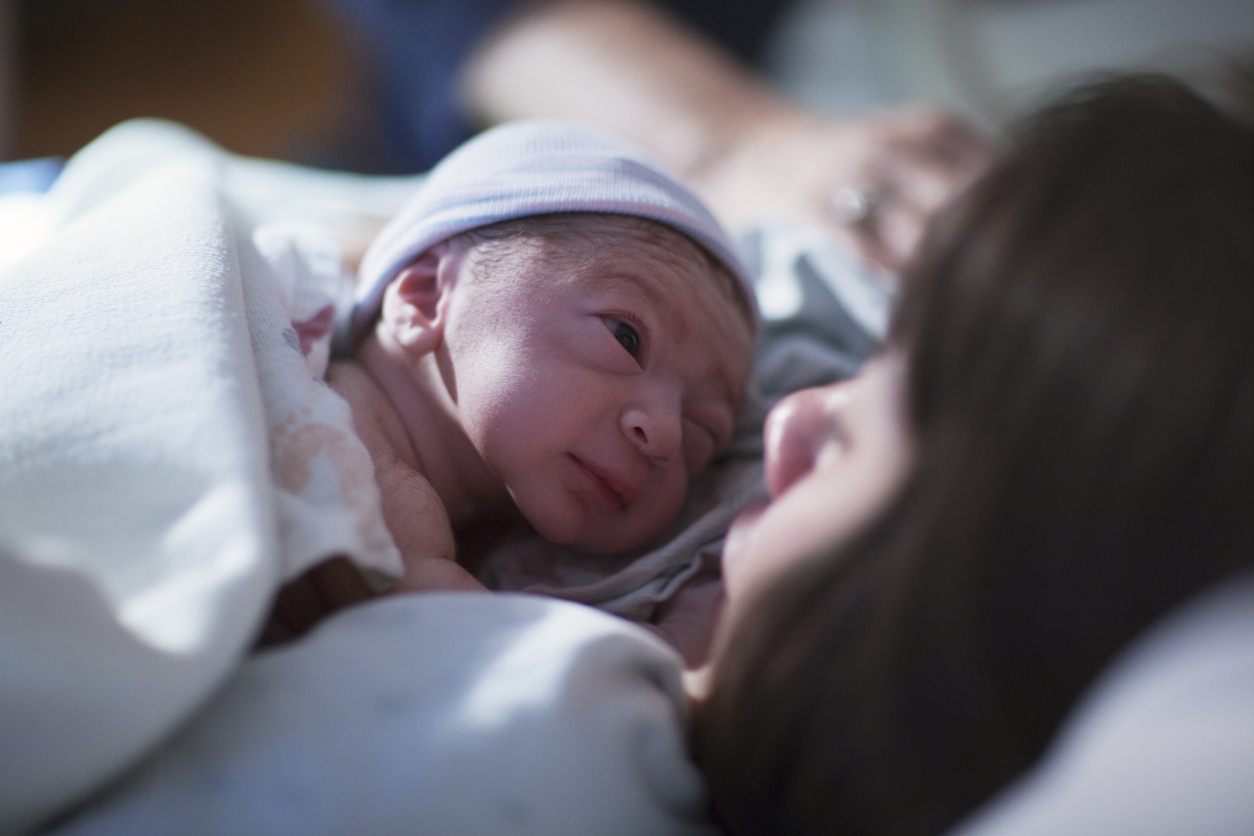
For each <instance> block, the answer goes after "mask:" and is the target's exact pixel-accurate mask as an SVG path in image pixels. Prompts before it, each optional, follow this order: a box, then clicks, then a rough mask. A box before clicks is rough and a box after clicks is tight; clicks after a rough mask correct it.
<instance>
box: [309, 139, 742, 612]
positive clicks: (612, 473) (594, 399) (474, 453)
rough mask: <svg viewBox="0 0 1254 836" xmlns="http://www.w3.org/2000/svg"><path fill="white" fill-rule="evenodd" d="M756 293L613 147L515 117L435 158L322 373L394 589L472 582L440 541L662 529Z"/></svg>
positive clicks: (633, 534)
mask: <svg viewBox="0 0 1254 836" xmlns="http://www.w3.org/2000/svg"><path fill="white" fill-rule="evenodd" d="M751 299H752V297H751V294H750V292H749V290H748V289H747V285H746V283H745V281H744V279H743V274H742V272H741V268H740V266H739V265H738V263H737V261H736V258H735V256H734V255H733V254H732V250H731V248H730V246H729V244H728V242H727V241H726V239H725V238H724V236H723V234H722V232H721V231H720V230H719V228H718V226H717V224H716V222H715V221H714V220H713V218H712V217H711V216H710V215H709V214H708V212H707V211H706V210H705V209H704V207H702V206H701V204H700V203H699V202H698V201H697V200H696V198H694V197H693V196H692V195H691V194H690V193H689V192H688V191H687V190H686V189H685V188H684V187H682V186H680V185H679V184H678V183H677V182H675V181H674V180H672V179H671V178H670V177H668V176H667V175H665V174H663V173H662V172H660V171H658V170H657V169H655V168H653V167H652V166H651V165H650V164H648V163H646V162H644V161H643V160H641V159H639V158H638V157H636V156H635V154H634V153H633V152H631V151H630V150H629V149H627V148H625V147H624V146H621V145H620V144H618V143H616V142H613V141H610V140H608V139H604V138H602V137H600V136H598V135H596V134H592V133H590V132H586V131H583V130H580V129H577V128H573V127H570V126H565V125H558V124H554V123H522V124H515V125H508V126H504V127H502V128H498V129H495V130H493V131H489V132H487V133H486V134H484V135H482V136H481V137H479V138H477V139H475V140H473V141H471V142H470V143H467V144H466V145H465V146H463V147H462V148H460V149H459V150H458V151H456V152H454V153H453V154H452V155H450V157H448V158H447V159H446V160H445V161H444V162H443V163H441V164H440V165H439V166H437V168H436V169H435V170H433V172H432V174H431V176H430V177H429V178H428V180H427V181H426V182H425V183H424V185H423V186H422V188H421V189H420V190H419V192H418V193H417V194H416V195H415V197H414V198H413V199H412V200H411V202H410V203H409V204H408V205H407V206H406V208H405V209H403V210H402V212H401V213H400V215H399V216H398V217H397V218H396V220H395V221H393V222H392V223H391V224H390V225H389V226H388V227H386V228H385V229H384V230H383V231H382V232H381V233H380V235H379V236H378V238H377V239H376V240H375V241H374V243H373V244H372V245H371V247H370V249H369V250H368V251H367V253H366V255H365V258H364V259H363V262H362V267H361V271H360V274H359V285H358V302H357V304H356V306H355V308H354V310H353V314H352V317H351V323H350V324H349V329H348V330H349V334H348V335H345V336H343V337H341V339H340V346H341V350H342V349H343V347H344V345H345V343H347V344H349V345H351V346H352V359H348V360H342V361H337V362H334V363H332V364H331V366H330V368H329V370H328V373H327V382H328V383H329V384H330V385H331V386H332V388H334V389H335V390H336V391H337V392H339V393H340V394H341V395H342V396H343V397H344V398H345V399H346V400H347V401H348V402H349V404H350V405H351V407H352V413H353V424H354V426H355V428H356V430H357V433H358V435H359V436H360V437H361V440H362V441H363V442H364V444H365V445H366V448H367V450H368V451H369V453H370V456H371V459H372V461H373V464H374V468H375V478H376V480H377V482H378V486H379V489H380V493H381V495H382V501H383V513H384V520H385V522H386V524H387V527H388V529H389V530H390V531H391V534H392V536H393V538H394V540H395V541H396V545H397V546H398V548H399V549H400V552H401V556H402V561H403V564H404V576H403V578H402V579H401V580H400V582H399V584H398V588H399V589H402V590H420V589H433V588H481V587H480V585H479V584H478V582H477V581H475V580H474V578H473V577H472V576H471V575H470V573H469V572H467V571H466V569H465V568H463V567H462V566H461V565H459V564H458V563H457V562H456V561H455V557H456V552H455V545H454V544H455V541H462V540H465V539H466V538H467V537H471V538H473V537H474V536H482V535H484V534H485V533H486V534H489V535H490V534H491V533H492V532H494V531H500V530H502V529H503V528H505V527H509V526H511V525H514V524H517V523H520V522H522V521H524V520H525V522H526V523H527V524H529V525H530V526H531V527H533V528H534V529H535V531H536V532H537V533H538V534H540V535H541V536H542V537H544V538H546V539H548V540H550V541H552V542H555V543H559V544H564V545H569V546H572V547H574V548H576V549H579V550H581V551H586V552H590V553H608V552H620V551H626V550H628V549H633V548H636V547H639V546H642V545H644V544H646V543H647V542H649V541H650V540H651V539H653V538H655V537H656V536H657V535H658V534H660V533H661V532H662V530H663V529H664V528H665V527H666V526H667V525H668V524H669V523H670V522H671V521H672V520H673V519H674V518H675V516H676V514H677V513H678V511H679V509H680V505H681V503H682V502H683V498H684V495H685V492H686V490H687V488H688V485H689V484H690V482H691V481H692V479H693V478H694V477H695V476H696V475H697V474H698V473H700V472H701V471H702V470H703V469H704V468H705V466H706V465H707V464H708V463H709V462H710V460H711V459H712V458H713V457H714V456H715V455H716V454H717V453H718V452H719V451H720V450H721V449H722V448H723V447H724V446H725V445H726V444H727V443H728V441H729V440H730V438H731V433H732V428H733V420H734V416H735V412H736V408H737V405H738V403H739V400H740V398H741V395H742V392H743V389H744V386H745V381H746V379H747V376H748V372H749V366H750V359H751V349H752V342H753V332H754V312H753V307H752V304H753V303H752V301H751Z"/></svg>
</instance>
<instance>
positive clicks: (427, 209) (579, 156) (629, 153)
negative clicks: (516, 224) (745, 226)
mask: <svg viewBox="0 0 1254 836" xmlns="http://www.w3.org/2000/svg"><path fill="white" fill-rule="evenodd" d="M552 212H606V213H611V214H619V215H635V216H637V217H640V218H648V219H649V220H652V221H657V222H659V223H662V224H665V225H666V226H669V227H671V228H672V229H675V230H677V231H679V232H682V233H683V234H684V235H687V236H688V237H689V238H691V239H692V240H693V241H695V242H697V243H698V244H700V245H701V246H702V247H703V248H705V250H706V251H707V252H708V253H709V254H710V255H711V256H713V257H714V258H715V259H716V260H718V261H719V262H720V263H722V264H723V266H725V267H726V268H727V269H728V270H729V271H730V272H731V274H732V275H733V276H735V277H736V279H738V280H739V281H740V283H741V286H742V287H743V288H744V295H745V298H746V301H747V302H748V303H749V305H750V306H751V307H752V306H753V305H754V299H753V290H752V286H751V284H750V283H749V281H748V278H747V275H746V273H745V270H744V268H743V267H742V266H741V264H740V261H739V260H738V259H737V257H736V253H735V250H734V249H733V247H732V244H731V242H730V241H729V240H728V238H727V236H726V234H725V233H724V232H723V230H722V229H721V228H720V227H719V225H718V221H716V220H714V217H713V215H711V214H710V212H709V210H707V209H706V208H705V206H704V205H702V203H701V201H700V200H698V199H697V197H696V195H694V194H693V193H692V192H690V191H689V190H688V189H687V188H686V187H684V186H683V185H681V184H680V183H679V182H678V181H677V180H675V179H674V178H673V177H671V176H670V175H668V174H665V173H664V172H662V170H661V169H659V168H658V167H657V165H656V164H654V163H652V162H650V161H649V160H647V159H646V158H645V157H644V156H642V155H641V154H640V153H639V152H638V151H636V150H634V149H633V148H632V147H631V146H628V145H625V144H623V143H621V142H619V141H617V140H614V139H611V138H609V137H607V136H604V135H602V134H599V133H596V132H595V131H591V130H588V129H587V128H582V127H577V126H575V125H570V124H566V123H563V122H547V121H523V122H511V123H509V124H506V125H501V126H499V127H497V128H493V129H492V130H490V131H486V132H484V133H482V134H480V135H479V136H477V137H475V138H474V139H472V140H470V141H469V142H467V143H465V144H464V145H462V146H461V147H460V148H458V149H457V150H456V151H454V152H453V153H452V154H449V155H448V156H447V157H445V158H444V160H443V161H441V162H440V164H439V165H437V166H436V167H435V168H433V169H432V170H431V174H430V175H429V176H428V177H427V179H426V180H425V181H424V182H423V184H422V186H420V187H419V189H418V191H417V193H416V194H415V195H414V196H413V197H412V198H411V199H410V201H409V202H408V203H407V204H405V206H404V207H403V208H402V209H401V211H400V213H399V214H398V215H397V216H396V218H395V219H394V220H393V221H392V222H391V223H389V224H388V225H387V226H386V227H384V228H383V230H382V231H381V232H380V233H379V235H378V237H376V238H375V239H374V242H373V243H371V245H370V248H369V249H368V250H367V251H366V255H365V257H364V258H363V259H362V262H361V269H360V270H359V271H358V279H357V281H358V283H357V301H356V304H355V305H354V307H353V315H352V332H353V335H354V336H356V337H360V336H361V335H362V334H363V333H364V332H365V331H366V329H367V328H368V327H369V326H370V323H371V322H372V321H373V320H374V317H375V315H376V314H377V313H378V312H379V307H380V305H381V304H382V301H383V291H384V288H386V287H387V284H388V282H389V281H391V280H392V277H393V276H395V275H396V273H397V271H399V270H400V269H401V268H402V267H404V266H405V265H406V264H408V263H409V262H411V261H412V260H413V259H414V258H416V257H417V256H419V255H421V254H422V253H423V252H425V251H426V250H427V248H429V247H431V246H432V245H434V244H437V243H439V242H440V241H443V240H445V239H447V238H451V237H452V236H454V235H456V234H458V233H459V232H466V231H467V230H471V229H476V228H478V227H481V226H487V225H489V224H494V223H497V222H498V221H506V220H511V219H513V218H522V217H526V216H528V215H544V214H549V213H552Z"/></svg>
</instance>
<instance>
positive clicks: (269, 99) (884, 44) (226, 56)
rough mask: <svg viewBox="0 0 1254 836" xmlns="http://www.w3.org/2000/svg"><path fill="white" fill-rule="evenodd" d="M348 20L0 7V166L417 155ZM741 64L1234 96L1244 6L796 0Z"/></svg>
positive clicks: (805, 86) (119, 2)
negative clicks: (131, 122) (1164, 76)
mask: <svg viewBox="0 0 1254 836" xmlns="http://www.w3.org/2000/svg"><path fill="white" fill-rule="evenodd" d="M446 3H447V5H448V6H449V7H455V6H458V5H459V0H446ZM357 5H358V6H361V5H365V6H369V5H370V3H369V2H366V3H364V4H361V3H359V4H357ZM374 5H375V6H381V5H383V6H386V5H387V4H386V3H383V4H380V3H375V4H374ZM391 5H392V6H398V5H402V3H401V2H399V0H393V2H392V3H391ZM428 5H430V4H428ZM776 5H778V4H776ZM362 17H363V15H362V14H361V13H360V9H358V10H355V9H354V3H353V2H352V0H0V160H15V159H25V158H33V157H44V156H68V155H70V154H72V153H73V152H74V151H75V150H77V149H78V148H80V147H82V146H83V145H84V144H86V143H87V142H89V141H90V140H91V139H92V138H93V137H95V136H96V135H98V134H99V133H101V132H102V131H103V130H105V129H106V128H108V127H109V126H110V125H113V124H115V123H117V122H119V121H121V120H123V119H127V118H130V117H134V116H160V117H165V118H169V119H174V120H177V121H180V122H183V123H185V124H187V125H190V126H191V127H193V128H195V129H197V130H199V131H201V132H203V133H205V134H206V135H208V136H209V137H210V138H211V139H213V140H214V141H216V142H218V143H220V144H221V145H223V146H225V147H226V148H228V149H229V150H231V151H235V152H237V153H241V154H247V155H254V156H264V157H275V158H280V159H288V160H293V161H296V162H301V163H305V164H310V165H319V166H326V167H332V168H347V169H355V170H359V171H368V172H371V171H373V172H385V171H398V170H417V169H420V168H423V167H425V166H426V165H427V163H428V160H427V159H426V158H423V157H422V156H420V155H419V156H415V155H414V154H403V153H400V154H398V153H397V152H396V150H395V149H394V148H388V147H387V145H388V137H387V133H388V129H387V115H386V112H385V111H386V110H387V109H388V103H387V102H386V101H385V99H386V96H387V95H388V94H387V93H386V92H385V91H386V90H387V88H388V83H387V79H386V78H385V76H386V75H387V73H388V72H392V73H395V72H396V69H395V67H392V68H391V69H390V70H389V69H388V68H386V67H381V66H380V64H379V62H378V61H377V60H376V56H377V54H378V51H379V50H378V44H377V43H376V42H375V41H374V40H373V39H372V35H371V33H372V32H376V33H377V32H378V31H379V29H378V26H377V24H378V21H377V20H376V21H375V22H374V28H372V24H371V23H370V22H369V21H366V22H365V23H363V21H362ZM422 50H423V45H421V44H418V45H416V47H415V51H416V54H418V53H421V52H422ZM418 57H419V58H420V57H421V55H418ZM744 57H746V58H747V59H749V60H752V61H754V62H756V63H757V64H758V66H759V69H760V70H761V71H762V72H763V73H765V74H766V75H767V76H768V77H769V78H771V79H773V80H774V81H775V82H776V83H777V84H778V85H779V86H780V87H782V88H783V89H784V90H785V91H786V92H787V93H788V94H789V95H791V96H792V97H794V98H796V99H798V100H800V101H802V102H804V103H806V104H809V105H811V106H813V107H816V108H819V109H821V110H825V111H831V112H842V113H843V112H858V111H864V110H867V109H871V108H876V107H881V106H884V105H888V104H892V103H899V102H903V101H910V100H930V101H934V102H938V103H940V104H942V105H945V106H947V107H949V108H951V109H953V110H955V111H957V112H958V113H960V114H961V115H963V116H965V117H966V118H967V119H968V120H970V121H971V122H972V123H973V124H975V125H976V126H977V127H979V128H981V129H983V130H984V131H987V132H989V133H995V132H996V130H997V129H998V128H999V127H1000V126H1001V125H1003V124H1004V123H1005V122H1006V121H1007V120H1008V119H1010V118H1012V117H1013V116H1014V115H1015V114H1016V113H1018V112H1020V111H1021V110H1022V109H1023V108H1025V107H1027V106H1028V105H1029V104H1030V103H1032V102H1033V101H1035V100H1036V99H1037V98H1038V97H1039V96H1040V95H1041V94H1042V92H1043V91H1045V90H1047V89H1049V88H1050V87H1051V86H1052V85H1056V84H1057V83H1058V79H1059V78H1061V77H1066V76H1069V75H1072V74H1075V73H1078V72H1083V71H1087V70H1092V69H1097V68H1121V69H1130V68H1155V69H1163V70H1167V71H1170V72H1172V73H1175V74H1177V75H1179V76H1181V77H1183V78H1185V79H1186V80H1188V81H1190V82H1192V83H1194V84H1195V85H1196V86H1198V87H1199V88H1201V89H1203V90H1204V91H1205V92H1207V93H1208V94H1210V95H1212V96H1213V97H1215V98H1217V99H1220V100H1223V101H1224V102H1225V103H1229V104H1235V105H1236V106H1241V107H1248V103H1249V102H1250V101H1254V93H1252V91H1254V3H1251V0H795V2H790V3H788V4H787V6H786V8H784V9H783V11H782V12H781V13H780V14H778V15H773V16H772V25H771V26H770V31H769V33H768V34H767V35H766V36H765V38H764V40H763V42H762V44H761V45H760V46H759V47H755V50H754V53H753V54H752V55H747V56H744ZM415 67H416V68H417V69H415V72H420V67H421V61H420V60H418V61H416V62H415ZM395 92H396V91H395V85H393V90H392V94H393V95H394V94H395Z"/></svg>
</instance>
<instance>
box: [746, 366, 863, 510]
mask: <svg viewBox="0 0 1254 836" xmlns="http://www.w3.org/2000/svg"><path fill="white" fill-rule="evenodd" d="M847 387H848V384H846V383H836V384H832V385H831V386H820V387H815V388H812V389H802V390H801V391H800V392H794V393H793V394H791V395H789V396H788V397H786V398H784V399H783V400H782V401H780V402H779V403H777V404H776V405H775V407H774V408H773V409H772V410H771V412H770V414H769V415H767V417H766V426H765V427H764V428H763V431H762V432H763V436H764V440H765V442H766V458H765V468H766V485H767V487H768V488H769V489H770V491H771V496H779V495H780V494H782V493H783V492H784V491H786V490H788V489H789V488H790V487H792V486H793V485H794V484H795V483H796V482H798V481H800V480H801V479H802V478H804V477H805V476H806V475H807V474H808V473H810V471H812V470H814V465H815V462H816V461H817V460H818V457H819V453H821V452H822V451H823V448H824V447H825V446H826V445H827V444H828V443H830V442H831V441H833V440H835V439H834V438H833V436H834V434H835V428H834V426H833V423H832V417H833V416H832V415H831V411H832V409H833V408H834V407H836V406H837V404H838V403H839V402H840V401H842V400H843V397H842V395H843V394H844V393H845V391H846V389H847Z"/></svg>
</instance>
